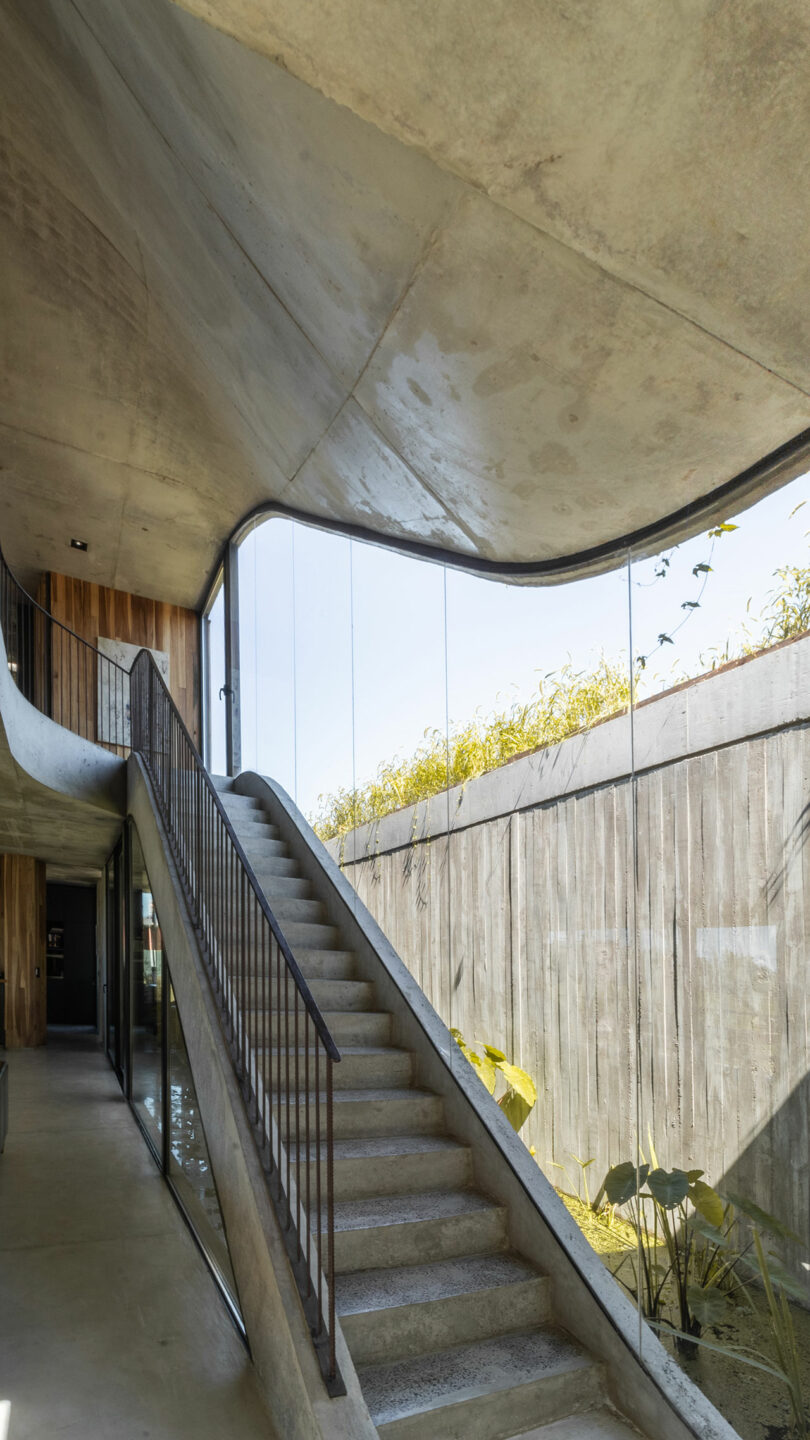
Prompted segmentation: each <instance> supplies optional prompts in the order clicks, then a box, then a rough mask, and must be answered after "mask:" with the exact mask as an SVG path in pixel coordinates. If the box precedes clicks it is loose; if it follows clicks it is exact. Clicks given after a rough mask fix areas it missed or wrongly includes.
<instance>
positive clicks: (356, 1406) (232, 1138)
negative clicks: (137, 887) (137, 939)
mask: <svg viewBox="0 0 810 1440" xmlns="http://www.w3.org/2000/svg"><path fill="white" fill-rule="evenodd" d="M127 773H128V813H129V814H130V815H131V817H132V819H133V820H134V822H135V826H136V828H137V831H138V837H139V839H140V843H141V846H142V849H143V854H144V860H145V862H146V869H147V872H148V875H149V880H150V884H151V886H152V891H153V894H154V897H155V905H156V909H157V913H158V915H159V916H160V925H161V930H162V932H163V936H164V941H165V947H166V948H165V953H166V958H167V963H168V965H169V969H170V971H171V977H172V985H173V987H174V991H175V994H176V996H177V1003H178V1007H179V1011H180V1016H181V1019H182V1023H183V1033H184V1036H185V1040H186V1046H187V1049H188V1054H189V1060H190V1063H191V1070H192V1074H193V1076H194V1084H195V1086H196V1089H197V1098H198V1102H199V1106H200V1114H201V1116H202V1121H203V1126H204V1128H205V1135H206V1140H207V1142H208V1149H209V1153H210V1156H211V1165H212V1168H213V1171H214V1175H215V1178H216V1184H217V1192H218V1195H219V1202H220V1208H221V1210H222V1216H223V1220H224V1223H225V1230H226V1234H227V1237H228V1246H229V1249H230V1255H231V1263H232V1266H233V1271H234V1275H235V1277H236V1283H237V1287H238V1290H239V1300H240V1305H241V1309H242V1315H243V1318H244V1322H245V1328H246V1330H247V1335H248V1341H249V1344H250V1348H251V1354H252V1357H253V1361H254V1364H255V1366H256V1370H257V1373H258V1375H259V1380H260V1383H261V1386H262V1391H263V1394H264V1397H265V1401H266V1403H267V1406H268V1409H269V1412H270V1416H271V1418H272V1420H273V1423H274V1425H275V1427H276V1429H277V1432H278V1435H279V1436H280V1437H282V1440H374V1437H376V1435H377V1431H376V1428H375V1426H374V1425H373V1423H372V1421H371V1417H370V1416H369V1413H368V1409H367V1407H366V1404H365V1401H364V1400H363V1397H362V1393H361V1391H360V1385H359V1382H358V1380H357V1375H356V1373H355V1370H354V1366H353V1364H352V1361H351V1357H350V1355H349V1352H348V1349H347V1347H346V1343H345V1340H344V1338H343V1334H342V1332H341V1331H340V1329H339V1327H338V1331H337V1335H336V1341H337V1351H338V1364H339V1366H340V1369H341V1373H342V1375H343V1379H344V1382H345V1384H346V1388H347V1392H348V1393H347V1394H346V1395H345V1396H341V1397H338V1398H336V1399H331V1398H330V1397H329V1395H328V1394H327V1391H326V1387H325V1385H324V1382H323V1379H322V1377H321V1373H320V1370H319V1368H318V1362H317V1359H316V1356H315V1351H314V1349H313V1345H312V1340H311V1337H310V1333H309V1327H308V1325H307V1321H306V1318H305V1316H304V1312H303V1309H302V1307H301V1303H300V1300H299V1297H298V1291H297V1288H296V1285H295V1281H294V1279H293V1276H292V1272H291V1270H290V1266H289V1262H288V1259H287V1253H286V1250H285V1247H284V1241H283V1237H282V1234H281V1229H280V1227H279V1223H278V1220H277V1219H276V1214H275V1211H274V1209H273V1205H272V1202H271V1200H270V1196H269V1194H268V1190H267V1186H266V1183H265V1179H264V1173H263V1171H262V1167H261V1163H260V1160H259V1155H258V1152H257V1149H256V1144H255V1141H254V1138H253V1133H252V1130H251V1127H250V1123H249V1120H248V1116H247V1112H246V1110H245V1105H244V1101H243V1098H242V1094H241V1091H240V1089H239V1084H238V1082H237V1079H236V1076H235V1074H234V1070H233V1066H232V1064H231V1059H230V1054H229V1051H228V1046H227V1043H226V1040H225V1037H224V1035H223V1032H222V1028H221V1025H220V1021H219V1012H218V1008H217V1005H216V1002H215V999H214V996H213V993H212V990H211V986H210V984H209V981H208V977H207V974H206V970H205V966H204V963H203V959H202V956H201V954H200V950H199V946H198V943H197V939H196V936H195V933H194V928H193V925H192V923H191V918H190V916H189V913H188V910H187V908H186V905H185V902H184V900H183V898H182V889H181V887H180V883H179V879H178V876H177V871H176V867H175V865H174V861H173V860H172V857H171V852H170V849H169V845H168V842H167V838H166V834H165V831H164V828H163V825H162V822H161V820H160V818H159V816H158V814H157V811H156V809H155V805H154V800H153V796H152V790H151V786H150V784H149V781H148V778H147V776H146V773H145V771H144V769H143V766H142V763H141V760H140V758H139V757H138V756H131V757H130V760H129V762H128V767H127Z"/></svg>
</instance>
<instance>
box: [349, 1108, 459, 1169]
mask: <svg viewBox="0 0 810 1440" xmlns="http://www.w3.org/2000/svg"><path fill="white" fill-rule="evenodd" d="M366 1093H368V1092H366ZM408 1093H409V1094H412V1092H408ZM447 1151H467V1146H466V1145H463V1143H461V1142H460V1140H455V1139H453V1136H451V1135H369V1136H356V1138H352V1139H343V1140H336V1142H334V1159H336V1161H337V1159H342V1161H350V1159H379V1158H382V1156H392V1155H431V1153H437V1152H447Z"/></svg>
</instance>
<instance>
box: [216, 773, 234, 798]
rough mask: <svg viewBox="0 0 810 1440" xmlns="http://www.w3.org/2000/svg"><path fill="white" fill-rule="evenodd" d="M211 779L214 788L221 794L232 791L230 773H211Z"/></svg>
mask: <svg viewBox="0 0 810 1440" xmlns="http://www.w3.org/2000/svg"><path fill="white" fill-rule="evenodd" d="M211 780H212V782H213V785H214V789H215V790H218V791H219V792H220V794H221V795H228V794H230V793H231V792H232V791H233V779H232V778H231V776H230V775H212V776H211Z"/></svg>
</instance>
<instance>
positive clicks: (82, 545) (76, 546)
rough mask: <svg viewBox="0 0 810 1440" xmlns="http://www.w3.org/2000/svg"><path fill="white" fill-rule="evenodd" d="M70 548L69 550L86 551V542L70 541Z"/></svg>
mask: <svg viewBox="0 0 810 1440" xmlns="http://www.w3.org/2000/svg"><path fill="white" fill-rule="evenodd" d="M70 548H71V550H86V549H87V541H86V540H71V542H70Z"/></svg>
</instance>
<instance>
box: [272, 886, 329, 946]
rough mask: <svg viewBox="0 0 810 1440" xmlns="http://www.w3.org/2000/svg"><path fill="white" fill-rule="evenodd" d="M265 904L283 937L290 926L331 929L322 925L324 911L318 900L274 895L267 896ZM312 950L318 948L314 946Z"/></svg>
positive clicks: (324, 917)
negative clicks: (302, 925) (317, 926)
mask: <svg viewBox="0 0 810 1440" xmlns="http://www.w3.org/2000/svg"><path fill="white" fill-rule="evenodd" d="M305 883H306V882H305ZM267 903H268V905H269V906H270V909H271V910H272V912H273V914H274V915H275V917H276V919H277V920H278V922H279V924H280V925H281V928H282V930H283V932H284V934H285V936H286V935H287V931H288V928H289V926H290V925H300V924H305V925H323V926H324V928H325V929H332V927H331V926H327V925H325V923H324V922H325V921H326V910H325V909H324V906H323V905H322V904H321V901H320V900H312V899H311V898H309V897H306V896H297V895H286V894H275V895H267ZM335 935H337V931H335ZM289 943H292V942H289ZM313 948H314V949H317V948H319V947H317V946H314V947H313Z"/></svg>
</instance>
